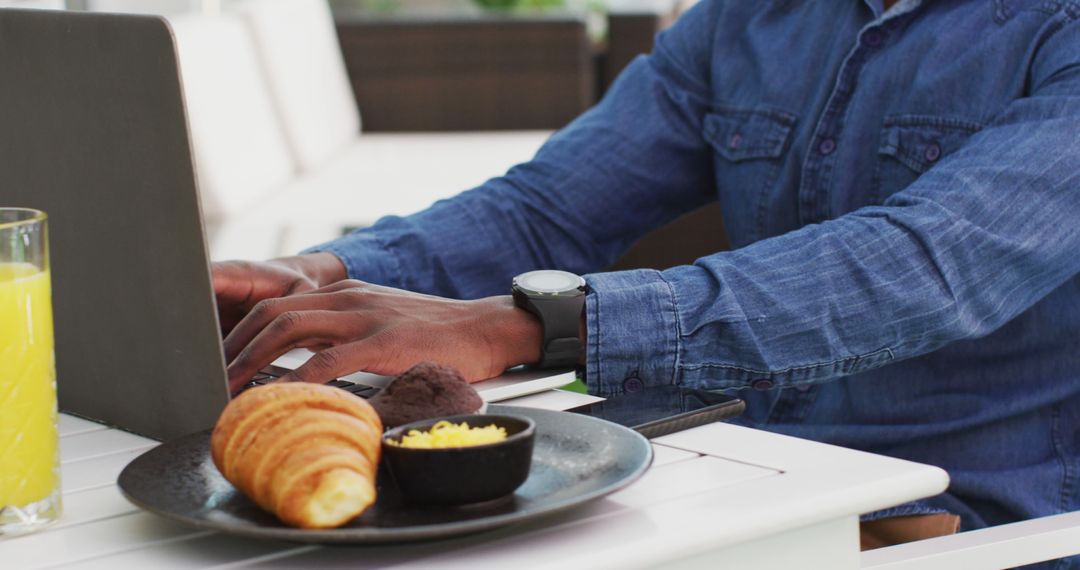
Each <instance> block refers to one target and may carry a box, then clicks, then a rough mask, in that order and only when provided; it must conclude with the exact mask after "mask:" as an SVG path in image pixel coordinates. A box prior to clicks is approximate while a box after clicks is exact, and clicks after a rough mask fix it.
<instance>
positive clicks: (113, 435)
mask: <svg viewBox="0 0 1080 570" xmlns="http://www.w3.org/2000/svg"><path fill="white" fill-rule="evenodd" d="M157 444H158V442H157V441H154V440H152V439H149V438H145V437H142V436H138V435H134V434H130V433H127V432H126V431H120V430H117V429H106V430H98V431H90V432H85V433H80V434H76V435H72V436H70V437H64V438H61V439H60V462H61V463H67V462H71V461H79V460H83V459H90V458H92V457H97V456H100V455H107V454H110V453H116V452H119V451H129V450H132V449H146V448H147V447H148V446H154V445H157Z"/></svg>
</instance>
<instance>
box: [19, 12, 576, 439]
mask: <svg viewBox="0 0 1080 570" xmlns="http://www.w3.org/2000/svg"><path fill="white" fill-rule="evenodd" d="M0 85H2V86H3V87H2V88H0V205H4V206H21V207H30V208H38V209H41V210H44V211H45V212H47V213H48V215H49V231H50V240H51V256H52V279H53V309H54V311H53V312H54V320H55V331H56V332H55V334H56V358H57V381H58V388H59V397H60V408H61V409H62V410H64V411H67V412H71V413H74V414H77V415H81V416H85V417H89V418H92V419H95V420H99V421H103V422H106V423H109V424H113V425H116V426H118V427H121V428H123V429H127V430H130V431H133V432H136V433H140V434H143V435H147V436H150V437H155V438H158V439H167V438H171V437H175V436H179V435H182V434H185V433H190V432H193V431H197V430H201V429H205V428H208V427H210V426H212V425H213V424H214V422H215V420H216V419H217V416H218V414H219V413H220V411H221V409H222V408H223V407H224V405H225V404H226V402H227V401H228V397H229V396H228V392H227V388H226V376H225V362H224V356H223V352H222V347H221V338H220V335H219V332H218V331H219V328H218V322H217V313H216V310H215V307H214V296H213V291H212V288H211V282H210V269H209V264H208V261H207V250H206V246H205V240H204V235H203V227H202V218H201V215H200V207H199V201H198V196H197V192H196V180H195V173H194V167H193V163H192V155H191V149H190V145H189V138H188V130H187V120H186V116H185V109H184V101H183V98H182V95H181V88H180V87H181V83H180V76H179V71H178V68H177V62H176V49H175V46H174V43H173V38H172V35H171V32H170V30H169V27H168V25H167V24H166V22H165V21H164V20H162V19H160V18H155V17H146V16H130V15H113V14H96V13H79V12H62V11H35V10H11V9H0ZM252 239H258V237H257V236H253V238H252ZM296 356H297V355H295V354H294V355H290V356H289V358H296ZM278 364H288V358H285V359H282V360H279V361H278ZM347 379H348V380H350V381H353V382H366V383H370V384H373V385H379V384H381V383H384V382H385V381H386V379H385V378H382V377H375V376H371V375H364V374H358V375H353V376H351V377H348V378H347ZM572 380H573V373H572V372H569V371H557V372H551V371H544V372H537V371H517V372H511V373H508V374H507V375H504V376H503V377H500V378H498V379H495V380H492V381H488V382H484V383H480V384H477V385H476V387H477V388H478V391H480V393H481V395H482V396H484V398H485V399H486V400H489V401H495V400H499V399H505V398H509V397H514V396H518V395H524V394H529V393H534V392H537V391H542V390H546V389H550V388H553V387H557V386H561V385H565V384H567V383H569V382H571V381H572Z"/></svg>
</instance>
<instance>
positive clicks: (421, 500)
mask: <svg viewBox="0 0 1080 570" xmlns="http://www.w3.org/2000/svg"><path fill="white" fill-rule="evenodd" d="M441 421H449V422H453V423H455V424H460V423H461V422H469V427H484V426H489V425H492V424H495V425H496V426H499V427H502V428H504V429H506V439H505V440H503V441H500V442H498V443H488V444H484V445H471V446H467V447H454V448H445V449H416V448H409V447H400V446H397V445H390V444H388V443H386V440H394V441H401V437H402V436H403V435H405V434H407V433H408V432H409V431H410V430H414V429H415V430H420V431H427V430H429V429H431V427H432V426H434V425H435V424H436V423H438V422H441ZM535 434H536V423H535V422H533V421H532V420H531V419H529V418H526V417H524V416H510V415H466V416H446V417H442V418H431V419H427V420H421V421H418V422H413V423H411V424H405V425H402V426H398V427H396V428H394V429H392V430H390V431H387V432H386V433H385V434H383V457H384V458H386V463H387V466H388V467H389V468H390V473H391V475H393V477H394V482H396V483H397V486H398V490H400V491H401V496H402V498H403V499H405V500H406V501H408V502H410V503H414V504H429V505H463V504H467V503H479V502H481V501H490V500H493V499H497V498H499V497H502V496H504V495H509V494H510V493H513V492H514V489H517V488H518V487H520V486H521V484H522V483H524V482H525V479H527V478H528V477H529V467H530V466H531V464H532V452H533V440H534V439H535Z"/></svg>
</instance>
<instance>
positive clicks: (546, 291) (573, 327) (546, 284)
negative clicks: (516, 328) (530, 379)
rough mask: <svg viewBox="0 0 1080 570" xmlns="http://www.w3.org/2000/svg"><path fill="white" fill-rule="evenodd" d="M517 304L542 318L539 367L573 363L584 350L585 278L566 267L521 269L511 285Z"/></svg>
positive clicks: (572, 364)
mask: <svg viewBox="0 0 1080 570" xmlns="http://www.w3.org/2000/svg"><path fill="white" fill-rule="evenodd" d="M512 290H513V295H514V305H516V306H517V307H518V308H520V309H524V310H526V311H529V312H530V313H532V314H534V315H536V317H537V318H538V319H540V324H541V325H542V326H543V329H544V339H543V342H541V344H540V367H541V368H551V367H556V366H574V365H575V364H577V361H578V357H579V355H580V353H581V340H580V339H579V338H578V328H579V326H580V323H581V309H582V307H583V306H584V305H585V280H584V279H582V278H581V277H580V276H578V275H574V274H573V273H568V272H566V271H555V270H547V269H544V270H540V271H530V272H528V273H522V274H521V275H518V276H517V277H515V278H514V283H513V286H512Z"/></svg>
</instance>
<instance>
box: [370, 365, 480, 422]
mask: <svg viewBox="0 0 1080 570" xmlns="http://www.w3.org/2000/svg"><path fill="white" fill-rule="evenodd" d="M368 402H369V403H370V404H371V406H372V407H373V408H375V412H376V413H378V414H379V418H380V419H381V420H382V422H383V425H384V426H386V427H387V428H392V427H396V426H399V425H403V424H407V423H411V422H415V421H420V420H426V419H428V418H436V417H439V416H453V415H457V414H474V413H476V412H478V411H480V409H481V408H483V406H484V400H483V399H481V398H480V394H477V393H476V390H474V389H473V387H472V386H470V385H469V383H468V382H466V381H465V379H464V378H462V377H461V374H460V373H459V372H458V371H457V370H454V369H453V368H450V367H449V366H440V365H438V364H433V363H431V362H421V363H420V364H417V365H416V366H413V367H412V368H410V369H408V370H406V371H405V373H404V374H402V375H401V376H398V377H397V378H395V379H394V380H393V381H392V382H390V383H389V384H387V386H386V387H385V388H383V390H382V391H381V392H379V393H378V394H377V395H375V397H374V398H372V399H370V400H368Z"/></svg>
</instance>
